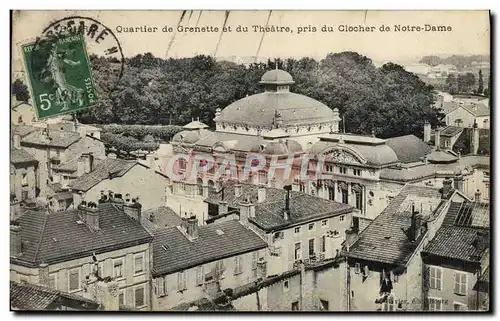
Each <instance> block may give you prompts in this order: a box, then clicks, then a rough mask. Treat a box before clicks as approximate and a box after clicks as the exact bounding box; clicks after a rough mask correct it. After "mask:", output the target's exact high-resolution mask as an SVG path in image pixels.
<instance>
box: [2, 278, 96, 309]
mask: <svg viewBox="0 0 500 321" xmlns="http://www.w3.org/2000/svg"><path fill="white" fill-rule="evenodd" d="M66 300H71V301H73V302H75V303H77V304H78V305H80V306H81V308H82V310H97V309H98V308H99V304H98V303H97V302H95V301H92V300H89V299H87V298H84V297H82V296H79V295H75V294H70V293H66V292H62V291H56V290H52V289H49V288H47V287H43V286H40V285H34V284H29V283H26V284H20V283H15V282H12V281H11V282H10V307H11V309H13V310H22V311H38V310H47V309H50V308H51V307H52V305H53V304H56V303H58V302H60V301H66Z"/></svg>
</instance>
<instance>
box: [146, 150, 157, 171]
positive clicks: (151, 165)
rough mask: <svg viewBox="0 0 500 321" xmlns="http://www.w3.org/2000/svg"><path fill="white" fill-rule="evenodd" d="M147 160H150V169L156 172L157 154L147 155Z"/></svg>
mask: <svg viewBox="0 0 500 321" xmlns="http://www.w3.org/2000/svg"><path fill="white" fill-rule="evenodd" d="M146 161H147V162H148V166H149V169H150V170H152V171H153V172H154V171H155V170H156V168H155V155H153V154H148V155H146Z"/></svg>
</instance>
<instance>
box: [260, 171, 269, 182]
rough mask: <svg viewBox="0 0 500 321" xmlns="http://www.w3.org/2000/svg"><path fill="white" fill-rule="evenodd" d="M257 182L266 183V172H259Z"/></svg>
mask: <svg viewBox="0 0 500 321" xmlns="http://www.w3.org/2000/svg"><path fill="white" fill-rule="evenodd" d="M259 184H267V172H264V171H260V172H259Z"/></svg>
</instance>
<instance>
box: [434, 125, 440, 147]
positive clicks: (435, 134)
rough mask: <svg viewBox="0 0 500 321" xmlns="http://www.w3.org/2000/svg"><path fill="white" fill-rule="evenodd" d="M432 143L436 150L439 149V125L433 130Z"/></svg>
mask: <svg viewBox="0 0 500 321" xmlns="http://www.w3.org/2000/svg"><path fill="white" fill-rule="evenodd" d="M434 143H435V147H436V150H440V149H441V133H440V131H439V127H437V128H436V130H435V131H434Z"/></svg>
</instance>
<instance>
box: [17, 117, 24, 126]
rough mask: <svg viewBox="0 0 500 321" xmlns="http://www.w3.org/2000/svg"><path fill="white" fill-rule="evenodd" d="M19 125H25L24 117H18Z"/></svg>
mask: <svg viewBox="0 0 500 321" xmlns="http://www.w3.org/2000/svg"><path fill="white" fill-rule="evenodd" d="M17 123H18V124H22V123H23V116H19V117H17Z"/></svg>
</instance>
